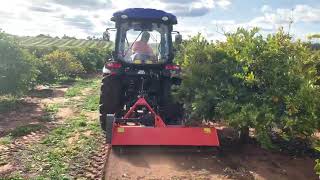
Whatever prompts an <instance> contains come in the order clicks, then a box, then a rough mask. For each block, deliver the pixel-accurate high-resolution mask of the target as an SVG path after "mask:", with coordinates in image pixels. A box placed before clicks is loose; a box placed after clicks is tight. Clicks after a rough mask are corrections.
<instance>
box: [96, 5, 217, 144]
mask: <svg viewBox="0 0 320 180" xmlns="http://www.w3.org/2000/svg"><path fill="white" fill-rule="evenodd" d="M111 21H113V22H115V28H107V29H106V32H107V33H105V34H109V31H112V30H115V31H116V38H115V41H114V42H115V43H114V51H113V52H112V58H111V59H109V60H107V61H106V63H105V65H104V67H103V79H102V84H101V95H100V106H99V110H100V124H101V128H102V130H103V131H104V133H105V134H106V142H107V143H109V144H111V145H112V146H124V145H129V146H130V145H169V146H171V145H187V146H219V140H218V137H217V131H216V129H215V128H214V127H186V126H184V110H183V105H182V104H180V103H177V102H175V101H174V100H173V97H172V95H171V89H172V86H175V85H176V86H178V85H179V84H180V83H181V68H180V66H178V65H177V64H174V63H173V60H174V44H180V43H181V42H182V36H181V35H180V33H179V32H178V31H173V25H175V24H177V18H176V16H174V15H173V14H171V13H167V12H165V11H162V10H156V9H145V8H130V9H125V10H122V11H117V12H115V13H114V14H113V16H112V18H111ZM173 34H175V36H174V41H173V39H172V35H173Z"/></svg>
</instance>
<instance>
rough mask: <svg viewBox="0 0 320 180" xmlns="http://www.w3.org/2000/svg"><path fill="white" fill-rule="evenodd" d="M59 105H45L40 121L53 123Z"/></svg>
mask: <svg viewBox="0 0 320 180" xmlns="http://www.w3.org/2000/svg"><path fill="white" fill-rule="evenodd" d="M59 108H60V105H59V104H45V106H44V112H45V114H44V115H43V116H41V118H40V120H41V121H43V122H50V121H54V120H55V118H56V113H57V112H58V111H59Z"/></svg>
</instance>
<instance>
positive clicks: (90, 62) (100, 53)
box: [70, 48, 111, 73]
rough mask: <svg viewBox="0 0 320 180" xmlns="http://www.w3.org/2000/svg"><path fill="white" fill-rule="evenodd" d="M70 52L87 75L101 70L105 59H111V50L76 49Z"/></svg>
mask: <svg viewBox="0 0 320 180" xmlns="http://www.w3.org/2000/svg"><path fill="white" fill-rule="evenodd" d="M70 52H71V53H72V54H73V55H74V56H75V57H76V59H77V60H79V61H80V62H81V64H82V66H83V67H84V70H85V71H86V72H88V73H92V72H97V70H101V69H102V68H103V65H104V63H105V61H106V59H108V58H110V57H111V50H110V49H107V48H77V49H70Z"/></svg>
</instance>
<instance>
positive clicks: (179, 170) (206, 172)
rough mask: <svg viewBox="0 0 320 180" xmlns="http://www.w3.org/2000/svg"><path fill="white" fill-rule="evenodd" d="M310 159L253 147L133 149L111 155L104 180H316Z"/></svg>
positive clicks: (312, 162)
mask: <svg viewBox="0 0 320 180" xmlns="http://www.w3.org/2000/svg"><path fill="white" fill-rule="evenodd" d="M313 167H314V160H313V159H311V158H291V157H289V156H286V155H281V154H278V153H271V152H268V151H265V150H262V149H260V148H258V147H255V146H254V145H248V146H246V147H243V148H241V149H240V148H239V149H238V151H232V152H225V153H222V154H219V155H218V156H217V155H215V154H212V153H196V152H195V153H190V152H187V153H183V152H177V153H172V152H159V151H157V152H152V151H149V150H146V149H145V150H144V149H141V148H139V149H135V150H134V151H128V152H125V153H123V154H117V153H111V154H110V156H109V160H108V165H107V168H106V179H112V180H113V179H119V180H120V179H121V180H122V179H153V180H155V179H157V180H158V179H159V180H160V179H161V180H167V179H170V180H177V179H205V180H207V179H208V180H209V179H243V180H251V179H252V180H253V179H259V180H269V179H270V180H282V179H284V180H286V179H288V180H289V179H290V180H291V179H299V180H312V179H317V176H316V175H315V173H314V171H313Z"/></svg>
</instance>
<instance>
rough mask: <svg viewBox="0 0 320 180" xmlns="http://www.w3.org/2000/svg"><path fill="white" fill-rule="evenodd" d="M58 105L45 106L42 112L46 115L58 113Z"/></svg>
mask: <svg viewBox="0 0 320 180" xmlns="http://www.w3.org/2000/svg"><path fill="white" fill-rule="evenodd" d="M59 108H60V106H59V104H48V105H47V104H46V105H45V106H44V111H45V112H47V113H57V112H58V111H59Z"/></svg>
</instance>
